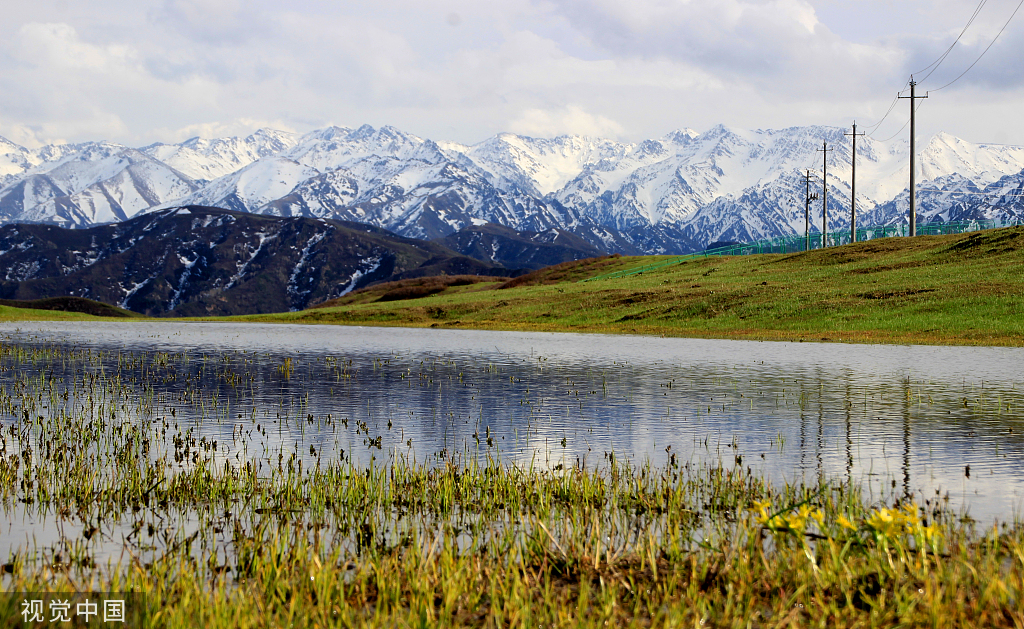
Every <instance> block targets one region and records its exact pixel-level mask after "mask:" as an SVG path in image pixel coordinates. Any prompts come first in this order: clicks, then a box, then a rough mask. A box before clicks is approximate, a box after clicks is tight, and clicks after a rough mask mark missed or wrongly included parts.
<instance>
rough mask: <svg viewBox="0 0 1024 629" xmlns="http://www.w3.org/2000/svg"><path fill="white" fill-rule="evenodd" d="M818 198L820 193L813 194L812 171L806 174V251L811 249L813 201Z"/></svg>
mask: <svg viewBox="0 0 1024 629" xmlns="http://www.w3.org/2000/svg"><path fill="white" fill-rule="evenodd" d="M817 198H818V193H817V192H815V193H814V194H811V171H810V169H808V171H807V174H806V175H804V251H810V250H811V201H814V200H815V199H817Z"/></svg>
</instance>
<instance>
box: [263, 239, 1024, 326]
mask: <svg viewBox="0 0 1024 629" xmlns="http://www.w3.org/2000/svg"><path fill="white" fill-rule="evenodd" d="M660 259H667V258H660ZM653 260H655V261H657V260H659V258H654V259H653ZM651 261H652V258H650V257H646V258H640V257H606V258H591V259H588V260H581V261H579V262H569V263H565V264H561V265H558V266H555V267H549V268H547V269H542V270H540V271H537V272H535V273H531V274H529V275H525V276H522V277H520V278H516V279H513V280H508V281H492V280H490V279H489V278H477V280H476V281H472V282H470V281H465V282H451V283H447V284H446V285H445V286H442V287H440V288H438V287H437V286H434V287H433V288H431V289H429V290H424V291H421V293H422V294H423V295H425V296H422V297H417V291H416V290H405V291H399V293H400V294H404V295H405V296H406V297H407V298H401V297H400V298H395V297H394V295H392V296H391V297H390V298H385V299H382V297H384V296H385V293H388V292H389V291H391V292H394V291H395V290H396V289H400V288H401V287H400V286H394V285H384V286H379V287H371V288H370V289H367V290H363V291H359V292H357V293H353V294H351V295H348V296H346V297H345V298H344V299H341V300H335V301H333V302H329V303H327V304H323V305H322V306H321V307H317V308H314V309H310V310H305V311H302V312H295V313H287V314H278V315H262V316H257V317H244V318H243V319H245V320H259V321H281V322H307V323H342V324H363V325H399V326H431V327H463V328H481V329H505V330H548V331H580V332H604V333H625V334H631V333H636V334H663V335H666V336H689V337H714V338H744V339H764V340H808V341H849V342H887V343H903V342H905V343H933V344H934V343H939V344H967V345H974V344H977V345H1024V227H1011V228H1005V229H999V230H990V231H984V232H975V233H972V234H961V235H952V236H921V237H917V238H885V239H879V240H872V241H867V242H862V243H856V244H852V245H846V246H843V247H836V248H831V249H825V250H815V251H811V252H806V253H797V254H785V255H751V256H736V257H708V258H697V259H691V260H689V261H687V262H684V263H681V264H676V265H672V266H667V267H664V268H661V269H658V270H655V271H651V272H647V273H644V274H641V275H633V276H629V277H624V278H619V279H606V280H597V281H592V282H582V283H581V282H579V280H581V279H584V278H588V277H594V276H598V275H601V274H605V273H609V272H612V271H617V270H622V269H629V268H634V267H640V266H643V265H644V264H650V263H651ZM424 281H425V280H424ZM435 289H436V290H435Z"/></svg>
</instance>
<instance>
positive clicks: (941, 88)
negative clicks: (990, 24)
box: [928, 0, 1024, 94]
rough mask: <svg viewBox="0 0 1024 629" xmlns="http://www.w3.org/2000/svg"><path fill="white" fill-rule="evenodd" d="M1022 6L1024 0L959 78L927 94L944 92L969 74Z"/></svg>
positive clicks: (1023, 0)
mask: <svg viewBox="0 0 1024 629" xmlns="http://www.w3.org/2000/svg"><path fill="white" fill-rule="evenodd" d="M1022 5H1024V0H1021V1H1020V3H1019V4H1018V5H1017V8H1016V9H1014V10H1013V13H1011V14H1010V19H1008V20H1006V24H1003V27H1002V28H1001V29H999V32H998V33H996V36H995V38H994V39H993V40H992V41H991V42H990V43H989V45H988V46H986V47H985V50H983V51H981V54H980V55H979V56H978V58H977V59H975V60H974V63H972V64H971V65H969V66H967V69H966V70H964V71H963V72H961V73H960V76H958V77H956V78H955V79H953V80H952V81H950V82H949V83H946V84H945V85H943V86H942V87H937V88H935V89H933V90H928V93H929V94H930V93H931V92H938V91H939V90H944V89H946V88H947V87H949V86H950V85H952V84H954V83H956V82H957V81H959V80H960V79H961V78H962V77H963V76H964V75H965V74H967V73H968V72H970V71H971V68H973V67H974V66H975V65H977V64H978V62H979V61H981V58H982V57H984V56H985V53H987V52H988V49H989V48H991V47H992V45H993V44H995V43H996V41H997V40H998V39H999V36H1000V35H1002V34H1003V31H1005V30H1006V27H1007V26H1009V25H1010V22H1012V21H1013V16H1015V15H1017V11H1020V8H1021V6H1022Z"/></svg>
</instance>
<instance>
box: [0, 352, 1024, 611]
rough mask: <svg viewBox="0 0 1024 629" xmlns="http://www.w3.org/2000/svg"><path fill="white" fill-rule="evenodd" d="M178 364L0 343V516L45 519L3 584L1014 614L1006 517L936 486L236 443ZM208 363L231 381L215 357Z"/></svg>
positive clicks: (197, 600) (305, 600) (249, 605)
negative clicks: (363, 454) (966, 507)
mask: <svg viewBox="0 0 1024 629" xmlns="http://www.w3.org/2000/svg"><path fill="white" fill-rule="evenodd" d="M101 358H103V360H101ZM186 360H189V358H188V357H185V356H180V355H178V356H174V355H168V354H152V355H148V356H146V355H135V354H118V355H116V356H113V357H111V356H109V355H108V356H103V357H101V356H99V355H98V354H97V353H95V352H93V351H91V350H82V351H74V350H66V349H62V348H59V347H53V348H46V347H34V348H33V347H26V346H18V345H0V367H2V368H3V369H4V371H5V374H6V376H7V377H6V378H5V384H4V387H3V389H2V390H0V411H2V413H3V417H4V420H3V423H2V431H0V436H2V442H0V508H2V510H3V512H4V514H5V517H6V518H7V520H8V524H9V525H11V524H14V523H17V522H24V521H32V522H37V523H41V524H43V525H47V524H50V525H54V526H51V530H54V531H56V532H57V534H56V535H55V536H54V537H53V538H43V537H40V538H38V539H37V541H36V542H35V543H32V544H29V543H28V542H27V541H26V544H25V545H23V546H22V547H20V548H17V549H16V550H15V552H14V553H13V554H12V555H11V556H9V557H7V558H2V559H3V569H4V574H5V576H4V581H3V585H4V587H5V589H6V590H7V591H13V592H18V591H26V592H36V591H68V590H82V589H92V590H107V591H141V592H144V593H145V594H146V597H145V604H146V605H147V606H148V607H149V608H150V612H151V613H150V614H149V621H150V623H151V624H152V626H159V627H194V626H197V625H206V626H209V627H268V626H280V627H285V626H310V627H314V626H321V627H328V626H337V627H351V626H367V627H375V626H382V627H383V626H386V627H392V626H453V627H454V626H481V627H499V626H502V627H504V626H516V627H540V626H545V627H551V626H556V627H557V626H566V627H576V626H579V627H587V626H595V627H596V626H601V627H603V626H659V627H660V626H752V627H791V626H857V625H861V626H893V625H901V626H930V627H934V626H938V627H943V626H949V627H959V626H993V627H1003V626H1005V627H1014V626H1020V625H1021V624H1022V623H1024V616H1022V612H1021V611H1020V610H1021V606H1020V603H1019V602H1020V600H1021V599H1020V596H1021V592H1022V590H1024V529H1021V528H1020V527H1019V526H1017V524H1016V523H1009V522H1008V523H1006V524H996V525H995V526H994V527H993V528H991V529H989V528H983V529H979V528H977V527H976V526H975V525H974V524H973V523H972V522H971V521H970V520H969V519H963V518H961V517H958V514H957V513H955V512H953V511H952V510H950V509H949V508H948V507H947V505H946V503H945V501H944V500H943V499H942V498H941V497H939V496H916V497H914V496H907V495H903V494H900V493H892V494H889V495H885V496H877V495H869V494H866V493H865V491H864V490H863V489H862V488H861V487H860V486H858V485H856V484H851V483H849V482H837V481H834V480H830V479H827V478H822V479H820V480H818V481H817V482H816V483H814V484H812V485H801V484H782V485H773V484H772V483H770V482H769V481H768V480H766V479H765V478H763V477H761V476H759V475H758V474H756V473H754V472H752V471H750V470H749V468H745V467H743V466H742V465H741V464H737V465H732V463H733V462H732V461H730V462H729V465H725V464H724V463H722V462H718V463H713V464H706V465H702V464H695V463H691V462H686V461H680V460H677V459H676V458H675V457H672V456H670V457H669V459H668V462H667V463H666V464H665V465H664V466H660V467H652V466H650V465H643V464H641V465H626V464H623V463H622V462H620V461H619V460H617V459H616V458H615V457H613V456H609V457H608V458H606V459H605V460H604V461H603V462H602V464H601V466H600V467H598V468H596V469H594V468H589V469H584V468H580V467H576V466H569V467H562V466H556V468H555V469H550V470H542V469H539V468H537V467H533V466H530V465H515V464H510V463H503V462H500V460H499V459H497V458H492V459H487V460H483V461H478V460H477V459H476V458H474V457H470V456H468V455H467V454H465V453H463V454H460V453H458V452H456V453H451V454H449V456H446V457H445V458H444V459H443V460H441V461H440V462H435V463H433V464H427V463H425V462H422V461H416V460H412V459H408V458H405V457H402V456H400V455H397V454H391V455H388V454H387V453H386V452H381V453H380V457H379V459H372V460H370V462H369V463H367V464H365V465H357V464H353V463H352V462H351V459H348V458H346V459H339V458H334V457H330V458H322V459H321V458H320V457H317V458H316V459H313V458H305V459H304V458H303V457H300V456H299V455H300V452H299V451H298V449H297V446H291V445H290V444H286V443H285V444H282V445H281V447H280V449H279V450H278V451H277V452H269V453H268V452H266V451H265V450H264V451H259V452H257V453H256V454H255V455H253V456H252V458H246V457H240V458H238V459H236V458H234V457H229V456H227V454H228V453H230V452H231V451H230V450H226V449H225V448H226V446H225V443H224V442H218V441H216V440H214V441H211V440H210V439H209V438H207V437H205V436H203V437H197V436H196V433H194V432H192V431H190V430H189V428H190V426H189V425H188V421H189V420H186V419H185V418H184V416H185V413H184V412H182V413H168V414H164V412H163V411H164V407H163V406H162V401H161V400H160V399H159V398H158V397H157V396H155V395H154V393H153V387H152V382H153V380H154V379H156V378H160V377H163V378H172V377H181V378H186V379H189V378H192V377H193V376H192V375H191V374H190V372H188V371H185V370H180V371H179V370H177V369H176V367H180V366H181V364H182V363H183V362H184V361H186ZM204 360H205V361H206V362H207V364H209V365H211V368H214V367H212V366H216V368H219V369H220V371H219V373H221V374H223V375H224V378H226V379H230V380H231V382H232V383H233V384H232V385H231V386H232V387H235V388H237V390H239V391H244V382H245V375H244V374H245V371H244V370H239V371H233V370H230V369H226V368H223V366H224V365H227V364H229V363H230V361H232V360H235V358H233V357H232V356H230V355H223V356H210V357H204ZM61 365H70V366H72V367H73V369H71V371H72V373H75V374H76V375H75V376H74V377H73V378H70V379H64V376H62V375H61V374H62V373H63V372H62V371H61V370H60V369H59V367H60V366H61ZM299 367H300V366H299V365H293V364H292V363H290V362H289V363H287V365H285V364H283V363H282V364H281V365H278V366H275V367H274V369H275V370H277V372H278V374H279V376H280V377H282V378H284V377H292V378H295V377H297V376H298V374H297V373H296V374H295V375H292V374H291V371H292V369H297V368H299ZM338 368H339V377H340V374H341V373H343V372H345V371H346V370H347V367H346V366H345V364H344V363H343V362H341V361H338ZM285 372H288V373H285ZM136 374H144V376H145V377H143V378H139V377H137V375H136ZM229 374H233V375H230V376H229ZM240 395H241V393H240ZM226 403H227V401H226V400H224V399H221V400H219V401H218V402H214V401H213V400H211V399H210V398H205V399H204V398H203V397H202V396H194V395H190V394H189V393H188V389H185V390H184V391H183V392H182V394H181V397H180V398H178V400H177V401H176V407H172V408H185V407H196V406H203V407H210V408H207V409H206V410H205V419H204V420H203V421H208V422H214V423H217V424H222V425H223V426H224V427H225V428H226V429H227V432H229V433H230V435H229V436H227V437H226V439H230V440H238V439H246V438H249V439H251V434H250V435H248V436H245V435H240V433H239V432H238V431H236V430H235V429H234V423H235V422H234V421H233V419H234V418H233V417H230V416H227V415H226V414H225V413H224V412H223V409H218V408H215V407H216V406H217V405H219V404H226ZM192 410H195V409H194V408H193V409H192ZM178 415H181V417H179V416H178ZM193 416H204V415H202V414H201V413H194V414H193ZM296 419H297V418H290V419H289V421H295V420H296ZM298 419H302V420H304V421H306V422H309V421H314V420H310V419H309V418H308V417H306V416H303V417H302V418H298ZM257 430H259V429H257ZM304 446H305V444H304V445H303V447H304ZM302 454H304V453H302ZM310 456H311V457H312V456H313V455H312V454H311V455H310ZM264 457H265V458H264ZM303 460H305V461H307V463H306V464H305V465H303V464H302V462H303ZM257 462H258V463H257ZM737 463H738V462H737ZM1010 515H1011V514H1007V516H1008V517H1009V516H1010ZM13 613H14V614H17V610H13ZM15 619H17V618H15ZM8 620H10V619H2V622H7V621H8Z"/></svg>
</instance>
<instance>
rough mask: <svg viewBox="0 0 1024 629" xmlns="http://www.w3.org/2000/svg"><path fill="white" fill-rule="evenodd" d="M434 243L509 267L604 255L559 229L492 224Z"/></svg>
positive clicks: (460, 231)
mask: <svg viewBox="0 0 1024 629" xmlns="http://www.w3.org/2000/svg"><path fill="white" fill-rule="evenodd" d="M437 242H440V243H442V244H444V245H445V246H446V247H448V248H450V249H452V250H454V251H457V252H459V253H461V254H463V255H467V256H470V257H471V258H476V259H477V260H486V261H490V262H494V263H496V264H500V265H501V266H503V267H505V268H510V269H517V268H518V269H541V268H544V267H546V266H551V265H553V264H561V263H562V262H569V261H571V260H582V259H584V258H593V257H597V256H601V255H604V251H602V250H601V249H598V248H597V247H595V246H594V245H592V244H590V243H589V242H587V241H586V240H583V239H582V238H580V237H578V236H574V235H573V234H570V233H569V232H566V231H563V230H561V229H551V230H549V231H545V232H525V231H524V232H518V231H515V230H514V229H511V228H509V227H504V226H502V225H495V224H493V223H487V224H485V225H473V226H471V227H466V228H463V229H461V230H459V231H457V232H455V233H454V234H449V235H447V236H445V237H444V238H442V239H440V240H438V241H437Z"/></svg>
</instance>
